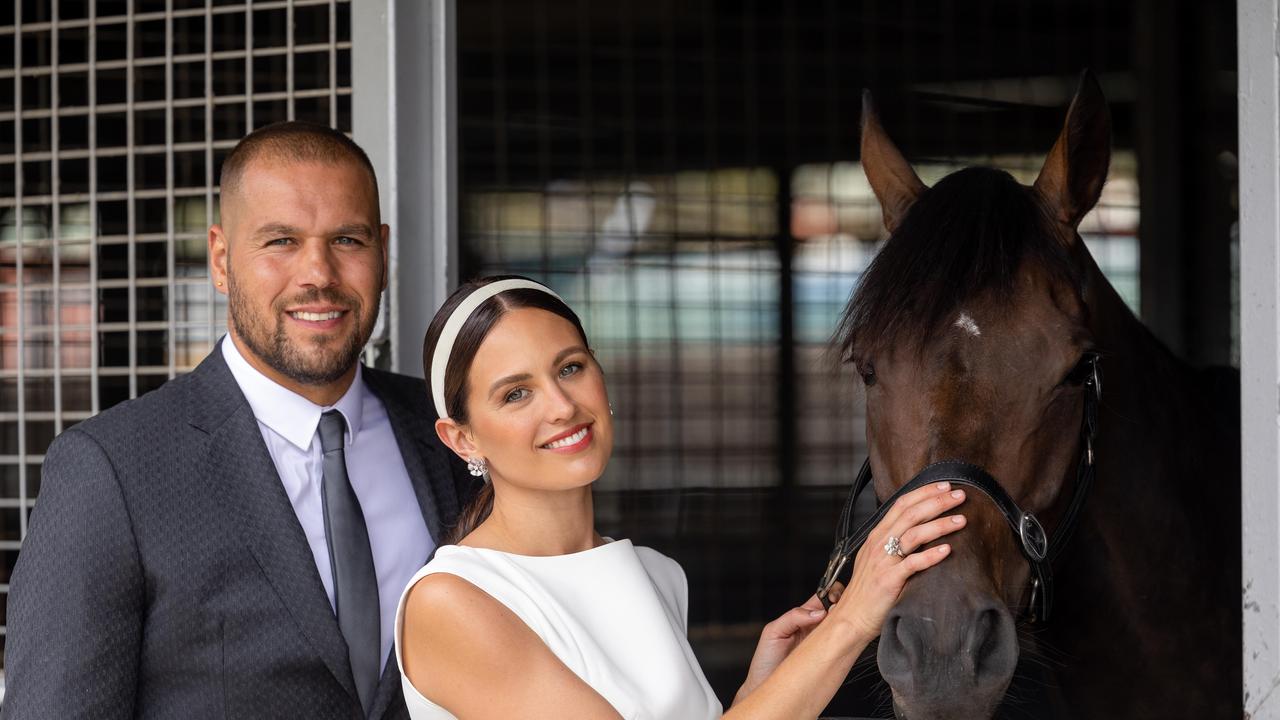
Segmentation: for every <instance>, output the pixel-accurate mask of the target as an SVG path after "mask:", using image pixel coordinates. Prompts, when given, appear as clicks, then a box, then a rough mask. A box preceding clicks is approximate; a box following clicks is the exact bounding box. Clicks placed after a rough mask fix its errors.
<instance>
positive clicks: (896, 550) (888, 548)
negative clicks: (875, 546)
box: [884, 535, 906, 558]
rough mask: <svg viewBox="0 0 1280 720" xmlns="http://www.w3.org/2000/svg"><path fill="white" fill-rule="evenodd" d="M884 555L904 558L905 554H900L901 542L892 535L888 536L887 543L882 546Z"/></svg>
mask: <svg viewBox="0 0 1280 720" xmlns="http://www.w3.org/2000/svg"><path fill="white" fill-rule="evenodd" d="M884 553H885V555H897V556H898V557H900V558H905V557H906V554H905V553H903V552H902V542H901V541H900V540H898V538H896V537H894V536H892V535H890V536H889V540H888V542H886V543H885V544H884Z"/></svg>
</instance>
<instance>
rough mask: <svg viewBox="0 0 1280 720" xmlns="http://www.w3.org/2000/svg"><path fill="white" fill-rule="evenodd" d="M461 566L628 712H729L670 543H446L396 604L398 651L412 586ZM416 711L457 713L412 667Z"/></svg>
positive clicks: (699, 715)
mask: <svg viewBox="0 0 1280 720" xmlns="http://www.w3.org/2000/svg"><path fill="white" fill-rule="evenodd" d="M434 573H449V574H450V575H456V576H458V577H460V578H462V579H463V580H466V581H467V582H470V583H471V584H472V585H475V586H476V587H478V588H480V589H481V590H483V591H484V592H485V593H487V594H489V595H490V596H491V597H493V598H494V599H495V600H497V601H498V602H500V603H502V604H503V605H504V606H506V607H507V608H508V609H509V610H511V612H513V613H515V614H516V617H519V618H520V619H521V620H523V621H524V623H525V624H526V625H528V626H529V628H530V629H531V630H533V632H534V633H536V634H537V635H538V637H540V638H542V641H543V642H545V643H546V644H547V647H549V648H550V649H551V652H553V653H555V656H556V657H557V658H559V659H560V661H561V662H563V663H564V664H565V665H567V666H568V667H569V669H570V670H572V671H573V672H574V673H575V674H576V675H577V676H578V677H580V678H582V679H583V680H584V681H585V682H586V683H587V684H588V685H590V686H591V687H592V688H593V689H595V691H596V692H598V693H600V695H602V696H603V697H604V698H605V699H606V700H608V701H609V703H610V704H611V705H613V707H614V709H616V710H617V711H618V714H619V715H621V716H622V717H623V718H626V719H627V720H664V719H666V718H671V719H672V720H702V719H708V720H709V719H710V718H718V717H720V715H721V714H722V710H721V707H720V701H719V700H717V699H716V696H715V693H713V692H712V690H711V686H710V685H708V684H707V679H706V677H704V676H703V674H702V668H701V667H699V665H698V660H697V658H695V657H694V655H693V650H692V649H690V647H689V641H688V639H687V638H686V631H687V629H686V622H687V611H688V593H689V587H688V582H687V581H686V580H685V576H684V571H683V570H682V569H681V568H680V565H679V564H678V563H676V561H674V560H672V559H671V558H669V557H667V556H665V555H663V554H662V553H659V552H657V551H656V550H652V549H650V548H647V547H636V546H634V545H632V544H631V541H630V540H617V541H614V542H610V543H606V544H604V545H601V546H600V547H597V548H592V549H590V550H585V551H583V552H578V553H571V554H569V555H555V556H550V557H533V556H528V555H513V554H510V553H504V552H499V551H497V550H487V549H482V548H473V547H466V546H461V545H444V546H442V547H441V548H440V549H439V550H437V551H436V555H435V557H434V558H433V559H432V560H431V562H429V563H427V565H426V566H425V567H423V568H422V569H421V570H419V571H418V574H416V575H414V576H413V579H412V580H410V581H409V585H408V587H406V588H405V592H404V594H403V595H401V597H400V608H399V609H398V610H397V611H396V624H395V642H396V661H397V662H398V663H400V667H401V668H403V667H404V663H403V650H402V647H401V644H402V636H403V634H404V632H403V631H404V606H405V599H406V598H407V597H408V594H409V590H410V589H411V588H412V587H413V586H414V584H416V583H417V582H418V581H419V580H421V579H422V578H424V577H426V576H427V575H431V574H434ZM400 682H401V685H402V686H403V687H404V698H405V702H406V703H407V704H408V706H409V717H410V718H412V720H455V718H454V716H453V715H452V714H450V713H449V711H447V710H445V709H444V708H442V707H440V706H439V705H436V704H435V703H433V702H431V701H430V700H428V699H427V698H426V697H424V696H423V695H422V694H421V693H419V692H418V690H417V688H415V687H414V686H413V684H412V683H410V682H409V678H407V677H405V675H404V671H403V669H402V670H401V673H400Z"/></svg>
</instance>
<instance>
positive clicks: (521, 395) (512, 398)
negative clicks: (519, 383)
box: [504, 388, 529, 403]
mask: <svg viewBox="0 0 1280 720" xmlns="http://www.w3.org/2000/svg"><path fill="white" fill-rule="evenodd" d="M528 395H529V391H528V390H525V389H524V388H516V389H515V390H512V391H511V392H509V393H507V397H506V398H504V402H509V403H513V402H519V401H521V400H523V399H525V398H526V397H528Z"/></svg>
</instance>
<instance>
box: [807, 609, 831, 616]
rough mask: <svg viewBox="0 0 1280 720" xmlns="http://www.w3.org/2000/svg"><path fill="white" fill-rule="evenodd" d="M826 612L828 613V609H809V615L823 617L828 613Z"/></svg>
mask: <svg viewBox="0 0 1280 720" xmlns="http://www.w3.org/2000/svg"><path fill="white" fill-rule="evenodd" d="M826 614H827V611H826V610H810V611H809V617H822V616H823V615H826Z"/></svg>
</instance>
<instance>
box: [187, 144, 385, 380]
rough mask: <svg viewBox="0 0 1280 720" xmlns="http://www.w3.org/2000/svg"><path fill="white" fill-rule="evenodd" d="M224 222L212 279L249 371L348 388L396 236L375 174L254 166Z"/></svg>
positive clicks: (325, 167) (325, 166) (354, 168)
mask: <svg viewBox="0 0 1280 720" xmlns="http://www.w3.org/2000/svg"><path fill="white" fill-rule="evenodd" d="M222 220H223V222H222V225H221V226H217V225H215V226H214V227H213V228H211V229H210V232H209V251H210V259H211V264H212V265H213V275H214V280H216V281H221V282H224V283H225V285H224V287H225V288H226V291H227V294H228V305H229V312H230V319H229V324H230V330H231V332H232V333H233V334H234V336H235V338H236V339H237V340H238V341H240V342H239V345H240V347H241V348H242V349H244V350H247V351H248V352H247V353H246V354H247V355H248V356H249V357H248V358H247V359H248V360H249V362H250V363H251V364H253V365H255V366H257V367H258V369H259V370H261V371H263V372H265V373H266V374H268V376H272V377H273V379H275V380H277V381H278V382H282V384H285V385H286V386H312V387H316V386H321V387H323V386H329V385H332V384H335V383H339V382H341V383H342V384H343V385H344V386H345V384H346V382H349V380H350V374H351V373H353V372H354V368H355V363H356V360H357V359H358V357H359V354H360V350H361V348H363V347H364V344H365V343H366V342H367V341H368V339H369V335H370V334H371V333H372V332H373V325H374V322H375V321H376V320H377V318H378V309H379V300H380V298H381V292H382V290H383V288H384V287H385V286H386V268H387V254H386V253H387V242H386V241H387V227H386V226H385V225H381V226H380V225H379V224H378V199H377V197H376V196H375V192H374V190H373V187H372V183H371V182H370V179H369V175H368V172H367V171H366V170H365V169H364V168H363V167H361V166H360V165H358V164H357V163H355V162H338V163H297V162H277V161H273V160H271V159H266V158H263V159H258V160H254V161H253V162H251V163H250V164H249V166H248V167H246V168H245V170H244V172H243V174H242V175H241V180H240V183H239V186H238V189H237V190H236V192H235V193H234V197H227V198H224V199H223V208H222ZM264 366H265V367H264Z"/></svg>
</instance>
